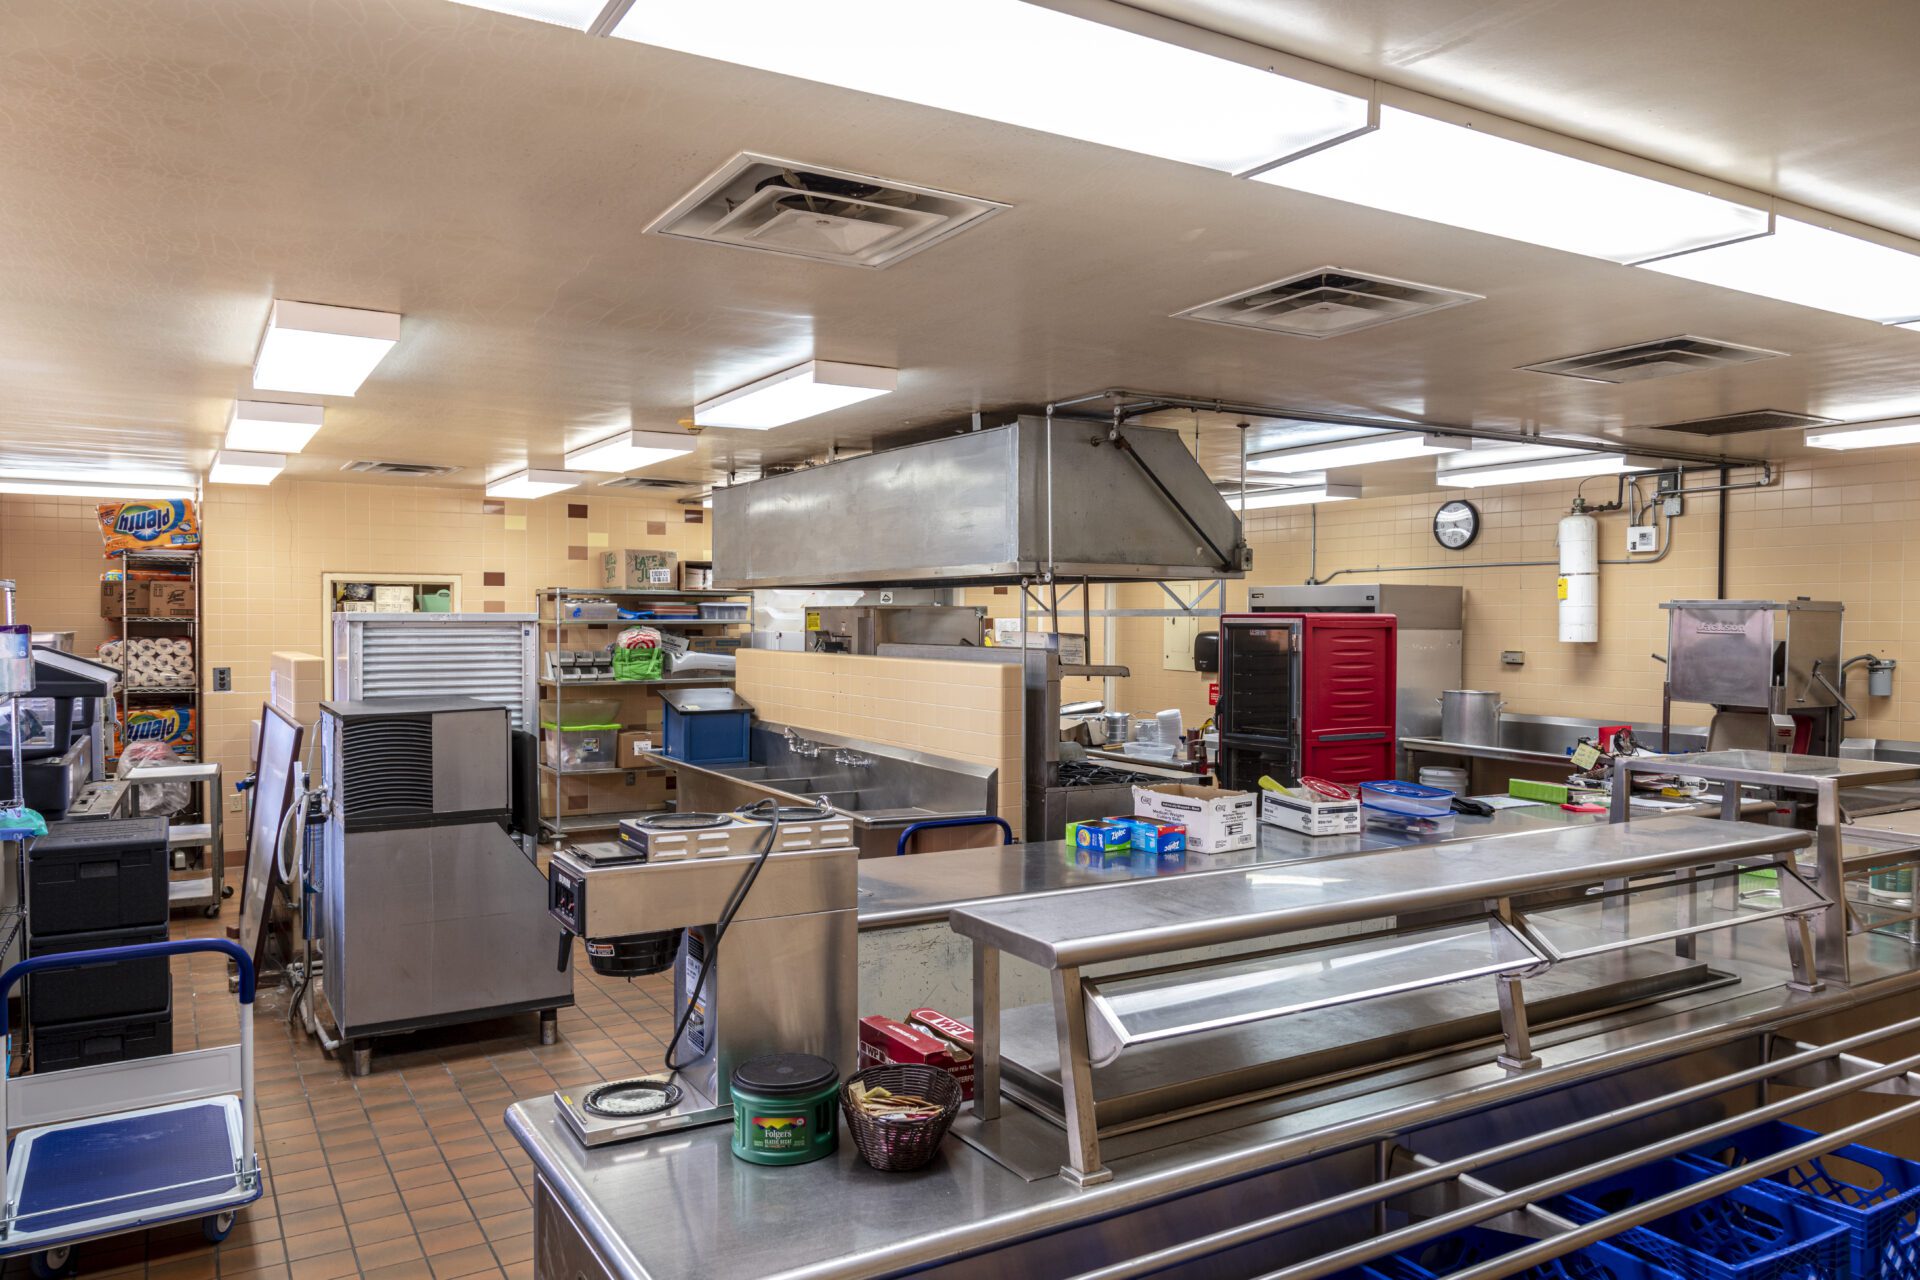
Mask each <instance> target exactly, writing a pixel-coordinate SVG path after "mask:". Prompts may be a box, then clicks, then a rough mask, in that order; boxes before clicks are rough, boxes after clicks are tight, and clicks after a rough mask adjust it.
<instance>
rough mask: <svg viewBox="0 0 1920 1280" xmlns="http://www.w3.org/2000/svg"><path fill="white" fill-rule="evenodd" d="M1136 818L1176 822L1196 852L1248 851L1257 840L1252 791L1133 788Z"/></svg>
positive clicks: (1164, 786) (1180, 785)
mask: <svg viewBox="0 0 1920 1280" xmlns="http://www.w3.org/2000/svg"><path fill="white" fill-rule="evenodd" d="M1133 812H1134V814H1135V816H1136V817H1141V818H1153V819H1155V820H1156V821H1159V822H1177V823H1179V824H1180V825H1181V826H1184V827H1185V828H1186V829H1187V848H1188V849H1190V850H1192V851H1193V852H1195V853H1226V852H1227V851H1229V850H1232V849H1250V848H1252V847H1253V845H1254V843H1255V842H1256V841H1257V840H1258V838H1259V834H1258V832H1257V831H1256V830H1255V825H1256V823H1255V800H1254V796H1253V793H1252V792H1251V791H1228V790H1226V789H1225V788H1222V787H1196V786H1191V785H1188V784H1186V783H1175V782H1170V783H1164V784H1161V785H1159V786H1152V787H1135V788H1134V789H1133Z"/></svg>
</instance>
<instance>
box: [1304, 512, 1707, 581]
mask: <svg viewBox="0 0 1920 1280" xmlns="http://www.w3.org/2000/svg"><path fill="white" fill-rule="evenodd" d="M1662 527H1663V528H1664V529H1665V530H1666V532H1665V534H1664V536H1662V538H1661V539H1660V550H1659V551H1657V552H1655V553H1654V554H1653V555H1650V556H1631V557H1628V558H1626V559H1612V560H1608V559H1602V560H1601V561H1600V563H1601V564H1615V565H1619V564H1659V563H1660V562H1661V561H1662V560H1665V559H1666V558H1667V553H1668V552H1669V551H1671V550H1673V517H1672V516H1668V517H1667V518H1666V524H1665V525H1664V526H1662ZM1559 563H1560V562H1559V561H1558V560H1483V561H1479V562H1476V563H1474V564H1402V565H1385V564H1376V565H1373V566H1372V567H1370V568H1355V569H1335V570H1334V571H1333V572H1332V573H1329V574H1327V575H1326V576H1325V577H1313V576H1309V577H1308V578H1307V582H1306V585H1307V586H1309V587H1315V586H1319V585H1320V584H1321V583H1325V582H1332V581H1333V580H1334V579H1335V578H1338V577H1342V576H1344V575H1346V574H1349V573H1434V572H1439V571H1443V570H1452V571H1462V572H1464V571H1465V570H1468V569H1538V568H1542V567H1544V566H1550V565H1552V566H1557V565H1558V564H1559Z"/></svg>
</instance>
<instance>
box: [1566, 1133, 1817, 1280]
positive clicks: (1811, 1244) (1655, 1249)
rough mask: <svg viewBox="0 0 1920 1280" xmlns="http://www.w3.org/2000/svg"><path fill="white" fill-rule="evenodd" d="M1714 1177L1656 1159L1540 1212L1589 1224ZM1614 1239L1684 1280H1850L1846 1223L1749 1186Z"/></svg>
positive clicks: (1804, 1201)
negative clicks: (1546, 1210)
mask: <svg viewBox="0 0 1920 1280" xmlns="http://www.w3.org/2000/svg"><path fill="white" fill-rule="evenodd" d="M1712 1176H1713V1171H1712V1170H1710V1169H1708V1168H1706V1167H1704V1166H1703V1165H1702V1164H1700V1163H1699V1162H1697V1161H1688V1160H1680V1159H1672V1160H1655V1161H1653V1162H1652V1163H1650V1164H1645V1165H1642V1166H1641V1167H1640V1168H1638V1169H1630V1170H1628V1171H1627V1172H1626V1173H1622V1174H1618V1175H1616V1176H1614V1177H1611V1178H1604V1179H1602V1180H1600V1181H1598V1182H1590V1183H1588V1184H1587V1185H1586V1186H1584V1187H1581V1188H1580V1189H1579V1190H1577V1191H1570V1192H1568V1193H1567V1194H1566V1195H1563V1196H1555V1197H1554V1198H1553V1199H1552V1200H1550V1201H1548V1202H1547V1204H1546V1206H1545V1207H1546V1208H1547V1209H1549V1210H1551V1211H1552V1212H1554V1213H1557V1214H1559V1215H1561V1216H1562V1217H1565V1218H1571V1219H1573V1220H1574V1221H1575V1222H1592V1221H1593V1220H1594V1219H1596V1218H1603V1217H1605V1216H1606V1215H1608V1214H1610V1213H1618V1212H1620V1211H1621V1210H1623V1209H1631V1208H1633V1207H1634V1206H1635V1205H1640V1204H1645V1203H1646V1202H1647V1201H1649V1200H1653V1199H1656V1198H1658V1197H1660V1196H1663V1195H1666V1194H1667V1193H1669V1192H1672V1191H1678V1190H1680V1189H1681V1188H1682V1187H1690V1186H1692V1185H1693V1184H1694V1183H1696V1182H1704V1181H1706V1179H1708V1178H1710V1177H1712ZM1613 1240H1614V1243H1615V1244H1616V1245H1618V1246H1620V1247H1621V1248H1623V1249H1627V1250H1629V1251H1630V1252H1633V1253H1637V1254H1639V1255H1640V1256H1641V1257H1643V1258H1650V1259H1652V1260H1653V1261H1655V1262H1658V1263H1659V1264H1660V1265H1661V1266H1663V1267H1665V1268H1667V1270H1669V1271H1673V1272H1676V1273H1678V1274H1679V1275H1681V1276H1684V1277H1688V1278H1689V1280H1848V1274H1849V1273H1848V1269H1847V1263H1848V1260H1849V1258H1850V1256H1851V1254H1852V1249H1851V1246H1850V1244H1849V1242H1848V1239H1847V1227H1846V1224H1845V1223H1843V1222H1839V1221H1836V1220H1835V1219H1833V1218H1831V1217H1829V1216H1828V1215H1827V1214H1826V1213H1825V1212H1823V1211H1821V1210H1819V1209H1816V1208H1814V1207H1813V1201H1812V1199H1811V1198H1810V1197H1803V1198H1801V1199H1798V1200H1790V1199H1786V1198H1783V1197H1781V1196H1778V1195H1772V1194H1769V1193H1768V1192H1765V1191H1756V1190H1754V1189H1753V1188H1752V1187H1735V1188H1733V1190H1731V1191H1723V1192H1721V1193H1720V1194H1719V1195H1717V1196H1715V1197H1713V1198H1712V1199H1711V1200H1703V1201H1701V1202H1700V1203H1699V1204H1696V1205H1693V1206H1691V1207H1690V1208H1686V1209H1680V1210H1678V1211H1676V1212H1674V1213H1670V1214H1668V1215H1667V1216H1666V1217H1664V1218H1656V1219H1655V1220H1654V1221H1652V1222H1650V1223H1648V1224H1647V1225H1646V1226H1644V1227H1629V1228H1627V1229H1626V1230H1625V1231H1622V1232H1621V1233H1620V1234H1619V1235H1617V1236H1615V1237H1613Z"/></svg>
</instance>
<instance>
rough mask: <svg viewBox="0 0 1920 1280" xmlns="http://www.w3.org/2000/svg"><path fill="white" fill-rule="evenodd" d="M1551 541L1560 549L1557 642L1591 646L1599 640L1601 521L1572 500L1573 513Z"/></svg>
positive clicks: (1562, 522)
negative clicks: (1558, 631) (1558, 636)
mask: <svg viewBox="0 0 1920 1280" xmlns="http://www.w3.org/2000/svg"><path fill="white" fill-rule="evenodd" d="M1554 541H1555V542H1556V543H1557V544H1558V545H1559V548H1560V587H1559V594H1560V643H1562V644H1593V643H1596V642H1597V641H1598V640H1599V639H1600V522H1599V521H1598V520H1596V519H1594V518H1593V517H1592V516H1590V515H1588V514H1587V504H1586V503H1585V502H1584V501H1582V500H1581V499H1580V498H1579V497H1577V496H1576V497H1575V498H1574V500H1573V513H1572V514H1571V515H1568V516H1565V517H1563V518H1562V519H1561V521H1560V528H1559V531H1558V533H1556V534H1555V536H1554Z"/></svg>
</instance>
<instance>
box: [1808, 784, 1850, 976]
mask: <svg viewBox="0 0 1920 1280" xmlns="http://www.w3.org/2000/svg"><path fill="white" fill-rule="evenodd" d="M1813 816H1814V832H1813V848H1814V853H1815V855H1816V858H1817V862H1816V867H1817V871H1818V877H1817V879H1816V880H1815V883H1814V887H1815V888H1817V889H1819V890H1820V892H1821V894H1822V895H1823V896H1824V897H1825V898H1826V899H1827V901H1828V902H1831V903H1832V904H1833V906H1831V907H1830V908H1828V909H1827V910H1826V911H1823V912H1821V913H1820V924H1819V928H1818V930H1817V934H1818V936H1817V939H1816V941H1817V942H1818V944H1819V946H1818V950H1817V952H1816V954H1815V956H1814V962H1815V973H1816V975H1817V976H1818V977H1819V978H1821V979H1823V980H1825V981H1827V982H1837V983H1839V984H1841V985H1842V986H1846V985H1849V984H1850V983H1851V976H1850V975H1851V973H1852V969H1851V968H1850V967H1849V963H1848V958H1847V908H1846V902H1847V882H1846V874H1845V871H1846V869H1845V866H1844V865H1843V859H1844V857H1845V853H1844V851H1843V849H1842V847H1841V841H1840V788H1839V787H1838V786H1837V785H1835V782H1834V780H1833V779H1832V778H1816V779H1815V780H1814V815H1813Z"/></svg>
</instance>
